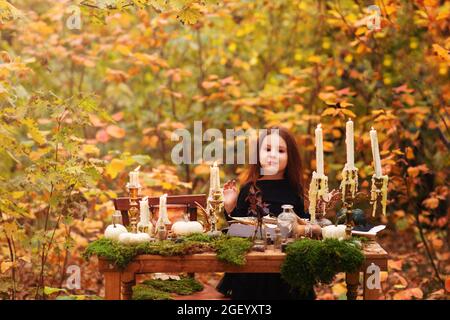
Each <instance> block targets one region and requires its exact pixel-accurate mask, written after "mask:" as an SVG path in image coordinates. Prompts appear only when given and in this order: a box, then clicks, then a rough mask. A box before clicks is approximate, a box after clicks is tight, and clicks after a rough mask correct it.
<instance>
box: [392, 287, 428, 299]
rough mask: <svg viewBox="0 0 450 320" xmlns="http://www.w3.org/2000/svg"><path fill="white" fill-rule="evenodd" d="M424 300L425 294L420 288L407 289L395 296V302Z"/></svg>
mask: <svg viewBox="0 0 450 320" xmlns="http://www.w3.org/2000/svg"><path fill="white" fill-rule="evenodd" d="M422 298H423V292H422V290H421V289H420V288H412V289H406V290H402V291H400V292H397V293H396V294H394V300H412V299H422Z"/></svg>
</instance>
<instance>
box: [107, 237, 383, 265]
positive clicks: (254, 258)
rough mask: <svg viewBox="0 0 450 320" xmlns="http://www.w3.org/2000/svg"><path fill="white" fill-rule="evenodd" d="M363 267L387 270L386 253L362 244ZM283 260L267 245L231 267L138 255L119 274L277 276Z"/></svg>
mask: <svg viewBox="0 0 450 320" xmlns="http://www.w3.org/2000/svg"><path fill="white" fill-rule="evenodd" d="M363 252H364V256H365V263H364V265H363V268H366V267H367V265H369V264H370V263H372V262H377V264H378V265H379V266H380V268H381V270H386V269H387V259H388V253H387V252H386V251H385V250H384V249H383V248H382V247H381V246H380V244H378V243H377V242H375V241H370V242H367V243H364V244H363ZM285 257H286V254H285V253H284V252H281V251H280V250H274V249H273V246H268V248H267V250H266V251H265V252H256V251H252V252H249V253H248V254H247V255H246V260H247V261H246V264H245V265H244V266H235V265H230V264H228V263H225V262H221V261H219V260H218V259H217V257H216V254H215V253H213V252H206V253H199V254H193V255H182V256H161V255H147V254H145V255H138V256H136V257H135V258H134V259H133V261H132V262H130V263H129V264H128V266H127V268H126V269H125V270H123V271H122V272H132V273H150V272H237V273H241V272H252V273H254V272H257V273H258V272H264V273H278V272H280V268H281V265H282V263H283V261H284V259H285ZM99 269H100V271H101V272H112V271H118V269H117V268H116V267H115V266H114V264H112V263H110V262H109V261H107V260H106V259H103V258H99Z"/></svg>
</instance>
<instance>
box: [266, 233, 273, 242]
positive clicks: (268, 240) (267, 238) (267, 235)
mask: <svg viewBox="0 0 450 320" xmlns="http://www.w3.org/2000/svg"><path fill="white" fill-rule="evenodd" d="M266 244H267V245H271V244H273V241H272V236H271V235H270V232H266Z"/></svg>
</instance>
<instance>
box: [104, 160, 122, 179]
mask: <svg viewBox="0 0 450 320" xmlns="http://www.w3.org/2000/svg"><path fill="white" fill-rule="evenodd" d="M125 167H126V164H125V161H123V160H120V159H113V160H112V161H111V162H110V163H109V164H108V165H107V166H106V173H107V174H108V175H109V176H110V177H111V178H112V179H114V178H115V177H117V175H118V174H119V173H120V172H122V171H123V170H124V169H125Z"/></svg>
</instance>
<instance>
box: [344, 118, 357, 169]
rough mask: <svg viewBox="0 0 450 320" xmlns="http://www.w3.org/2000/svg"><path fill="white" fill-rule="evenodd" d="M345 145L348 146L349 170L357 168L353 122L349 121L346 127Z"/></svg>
mask: <svg viewBox="0 0 450 320" xmlns="http://www.w3.org/2000/svg"><path fill="white" fill-rule="evenodd" d="M345 134H346V136H345V144H346V145H347V169H348V170H352V169H354V168H355V153H354V151H355V150H354V136H353V121H352V120H351V119H349V120H348V121H347V123H346V125H345Z"/></svg>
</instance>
